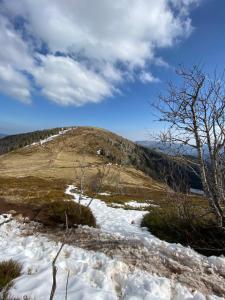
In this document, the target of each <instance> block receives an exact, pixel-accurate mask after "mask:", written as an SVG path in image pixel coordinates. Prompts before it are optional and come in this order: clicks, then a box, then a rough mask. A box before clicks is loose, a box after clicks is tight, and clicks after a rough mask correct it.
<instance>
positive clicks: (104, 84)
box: [0, 0, 225, 140]
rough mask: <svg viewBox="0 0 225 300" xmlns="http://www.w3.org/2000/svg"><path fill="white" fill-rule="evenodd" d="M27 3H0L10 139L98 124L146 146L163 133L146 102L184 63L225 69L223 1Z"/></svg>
mask: <svg viewBox="0 0 225 300" xmlns="http://www.w3.org/2000/svg"><path fill="white" fill-rule="evenodd" d="M156 2H157V4H156ZM171 2H172V4H171ZM30 3H32V1H27V0H17V1H13V0H7V1H0V21H1V22H0V42H1V44H2V43H3V44H4V45H5V47H1V48H2V49H1V50H0V71H1V72H0V74H3V75H0V101H1V110H0V132H3V133H7V134H11V133H17V132H25V131H32V130H36V129H43V128H51V127H58V126H70V125H91V126H97V127H103V128H106V129H109V130H112V131H114V132H117V133H119V134H121V135H123V136H125V137H128V138H130V139H133V140H140V139H146V138H148V134H149V132H152V131H157V130H158V129H159V128H160V126H161V125H160V124H158V123H157V122H155V117H154V116H153V115H152V109H151V106H150V104H149V102H150V101H157V95H158V94H159V93H160V92H162V91H163V90H164V89H165V84H166V82H167V81H168V80H170V79H172V80H176V77H175V74H174V68H175V67H176V66H177V65H178V64H180V63H182V64H185V65H186V66H191V65H192V64H195V63H202V64H203V65H204V66H205V69H206V70H207V71H208V72H212V71H213V70H214V68H215V67H217V68H218V69H220V70H221V69H222V68H223V67H225V59H224V55H225V38H224V37H225V1H223V0H202V1H197V0H193V1H192V0H189V1H185V0H180V1H178V0H172V1H170V0H159V1H153V0H152V1H151V0H146V1H145V0H140V1H134V2H129V5H128V0H127V1H126V0H125V1H123V5H118V6H114V4H112V1H108V0H107V1H105V4H104V5H102V3H103V2H102V1H100V0H94V1H92V2H90V1H88V0H82V1H81V0H79V1H77V2H74V1H69V0H66V1H61V2H60V1H57V0H55V1H53V0H45V1H42V0H40V1H38V4H37V2H36V4H35V5H32V4H30ZM33 3H34V2H33ZM62 3H63V4H62ZM75 3H77V4H75ZM90 3H93V5H94V6H93V7H92V4H90ZM121 3H122V2H121ZM130 3H133V4H131V5H130ZM57 5H58V6H57ZM71 5H73V7H71ZM76 5H77V6H76ZM126 5H127V6H126ZM74 6H75V7H74ZM95 10H96V11H95ZM74 11H76V12H78V13H79V15H77V14H76V13H74ZM93 11H94V13H93ZM49 12H50V15H48V14H49ZM115 16H116V18H117V19H116V20H117V21H116V22H115ZM44 17H46V20H48V22H49V23H48V22H47V23H45V22H43V19H42V18H44ZM129 18H130V20H129ZM160 18H162V19H160ZM127 20H129V21H127ZM129 22H130V23H129ZM42 23H45V24H44V25H43V24H42ZM52 24H53V25H52ZM71 41H73V42H71ZM106 70H107V72H106Z"/></svg>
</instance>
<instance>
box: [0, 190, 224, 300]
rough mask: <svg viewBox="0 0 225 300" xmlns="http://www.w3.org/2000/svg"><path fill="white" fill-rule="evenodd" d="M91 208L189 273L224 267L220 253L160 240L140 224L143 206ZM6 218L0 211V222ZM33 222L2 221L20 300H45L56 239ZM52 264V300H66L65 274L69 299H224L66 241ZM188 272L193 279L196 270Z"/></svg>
mask: <svg viewBox="0 0 225 300" xmlns="http://www.w3.org/2000/svg"><path fill="white" fill-rule="evenodd" d="M66 193H68V194H70V195H73V196H74V201H78V193H76V191H75V190H74V187H73V186H69V187H68V188H67V190H66ZM89 201H90V199H89V198H87V197H83V200H82V202H83V203H88V202H89ZM90 208H91V209H92V211H93V213H94V215H95V217H96V220H97V223H98V225H99V226H100V229H101V231H102V232H105V233H107V234H108V233H110V234H112V235H115V236H119V237H124V238H129V239H133V240H135V241H137V242H138V243H140V244H142V245H144V247H146V248H147V249H149V251H151V253H152V255H155V256H156V257H157V255H158V257H160V255H164V256H167V257H168V258H170V257H176V258H177V260H180V261H183V262H185V264H186V266H188V267H189V268H190V272H192V271H191V268H193V270H194V268H195V267H196V265H199V266H202V268H203V266H204V268H206V267H208V268H210V269H211V272H217V271H218V270H225V259H224V258H218V257H211V258H206V257H204V256H202V255H199V254H197V253H196V252H194V251H193V250H192V249H190V248H185V247H182V246H181V245H177V244H169V243H166V242H163V241H161V240H159V239H157V238H155V237H154V236H152V235H151V234H150V233H149V232H147V231H146V230H145V229H143V228H140V226H139V224H140V220H141V218H142V216H143V214H145V212H144V211H137V210H123V209H122V208H112V207H108V206H107V205H106V204H105V203H104V202H102V201H100V200H98V199H94V200H93V201H92V203H91V205H90ZM7 218H10V216H8V217H7ZM7 218H3V217H2V216H0V223H2V222H4V221H5V220H7ZM35 226H37V225H36V224H35V223H25V224H23V223H21V222H20V223H19V222H17V221H16V220H11V221H10V222H8V223H4V224H3V225H0V249H1V251H0V260H4V259H10V258H13V259H15V260H17V261H20V262H21V263H22V264H23V274H22V276H21V277H19V278H18V279H16V280H15V283H14V286H13V287H12V288H11V290H10V293H11V295H12V296H14V297H20V298H21V299H23V297H24V296H25V295H26V296H28V297H31V299H36V300H47V299H49V294H50V291H51V285H52V261H53V259H54V257H55V255H56V253H57V251H58V249H59V248H60V243H57V242H54V241H52V240H49V239H48V238H47V236H46V235H45V236H44V235H43V234H40V233H38V231H36V230H35ZM90 230H92V229H90ZM94 230H96V229H93V231H94ZM35 232H37V233H35ZM56 265H57V269H58V272H57V289H56V294H55V298H54V299H55V300H62V299H65V289H66V283H67V277H68V274H69V280H68V297H67V300H76V299H77V300H79V299H82V300H92V299H93V300H111V299H113V300H114V299H115V300H116V299H124V300H191V299H193V300H206V299H207V300H216V299H223V298H218V297H216V296H213V295H211V296H209V295H207V297H206V295H203V294H202V293H200V292H198V291H193V290H190V289H188V288H187V287H185V286H184V284H180V283H179V282H177V281H176V280H174V279H173V278H172V277H171V278H166V277H163V276H157V275H155V274H150V273H149V272H147V271H144V270H141V269H138V268H135V267H131V265H129V264H126V263H125V262H124V261H123V259H122V258H120V257H112V258H110V257H108V256H106V255H105V254H103V253H100V252H95V251H87V250H84V249H81V248H78V247H75V246H73V245H67V244H66V245H64V247H63V249H62V251H61V253H60V255H59V257H58V260H57V263H56ZM221 272H222V271H221ZM191 276H193V278H194V273H193V275H192V274H191Z"/></svg>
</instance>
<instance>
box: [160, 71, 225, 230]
mask: <svg viewBox="0 0 225 300" xmlns="http://www.w3.org/2000/svg"><path fill="white" fill-rule="evenodd" d="M177 74H178V75H179V77H180V79H181V81H182V83H181V85H174V84H172V83H170V84H169V86H168V93H167V95H166V96H160V101H159V105H158V106H157V107H156V108H157V109H158V111H159V112H160V119H159V120H160V121H162V122H167V123H168V124H169V127H168V130H167V131H166V132H165V133H164V134H163V135H162V137H163V139H164V141H166V142H167V143H169V144H171V145H174V144H176V145H180V146H181V147H183V146H184V145H188V146H189V147H191V148H192V149H195V151H196V153H197V162H194V161H192V160H190V159H189V158H187V157H185V160H186V163H187V164H188V165H189V166H190V167H191V166H193V164H195V163H196V164H197V166H198V168H199V174H200V177H201V181H202V186H203V189H204V192H205V195H206V197H207V199H208V201H209V205H210V207H211V210H212V212H213V213H214V214H215V216H216V219H217V223H218V225H219V226H220V227H225V211H224V208H223V207H224V205H225V176H224V175H225V169H224V166H225V84H224V80H223V76H222V77H218V76H217V74H216V73H215V74H214V76H213V78H210V77H209V76H207V74H205V73H204V72H203V70H202V69H201V68H200V67H198V66H194V67H193V68H191V69H186V68H183V67H181V68H179V70H178V71H177ZM183 157H184V156H183Z"/></svg>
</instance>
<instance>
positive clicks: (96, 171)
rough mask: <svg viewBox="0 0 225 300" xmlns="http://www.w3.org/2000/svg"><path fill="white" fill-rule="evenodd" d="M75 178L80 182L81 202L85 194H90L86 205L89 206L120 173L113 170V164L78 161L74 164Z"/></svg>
mask: <svg viewBox="0 0 225 300" xmlns="http://www.w3.org/2000/svg"><path fill="white" fill-rule="evenodd" d="M74 170H75V179H76V182H77V183H78V186H77V188H78V192H79V200H78V202H79V204H82V203H81V201H82V199H83V198H84V195H89V196H90V197H89V201H88V203H87V205H86V207H89V206H90V205H91V203H92V201H93V199H94V198H96V197H97V196H98V194H99V193H100V192H102V190H103V189H104V187H106V186H107V185H109V184H113V183H114V181H115V180H116V178H117V177H118V174H117V172H116V171H113V168H112V165H111V164H92V165H90V164H87V163H85V161H83V162H80V161H77V162H76V165H75V164H74Z"/></svg>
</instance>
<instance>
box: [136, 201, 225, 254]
mask: <svg viewBox="0 0 225 300" xmlns="http://www.w3.org/2000/svg"><path fill="white" fill-rule="evenodd" d="M186 209H187V208H186ZM200 212H202V211H201V209H200V210H199V209H198V208H197V207H190V208H188V209H187V211H183V213H182V212H181V211H180V208H179V207H175V206H174V205H170V204H168V206H165V207H162V208H154V209H153V210H152V211H151V212H150V213H148V214H146V215H145V216H144V218H143V220H142V224H141V226H143V227H147V228H148V229H149V231H150V232H151V233H152V234H154V235H156V236H157V237H159V238H160V239H163V240H166V241H167V242H171V243H181V244H183V245H185V246H190V247H192V248H193V249H195V250H196V251H198V252H199V253H201V254H204V255H221V254H223V255H224V254H225V234H224V232H223V230H222V229H221V228H218V227H217V226H216V225H215V222H214V220H213V219H212V217H211V216H210V215H209V214H206V216H203V214H201V213H200Z"/></svg>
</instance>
